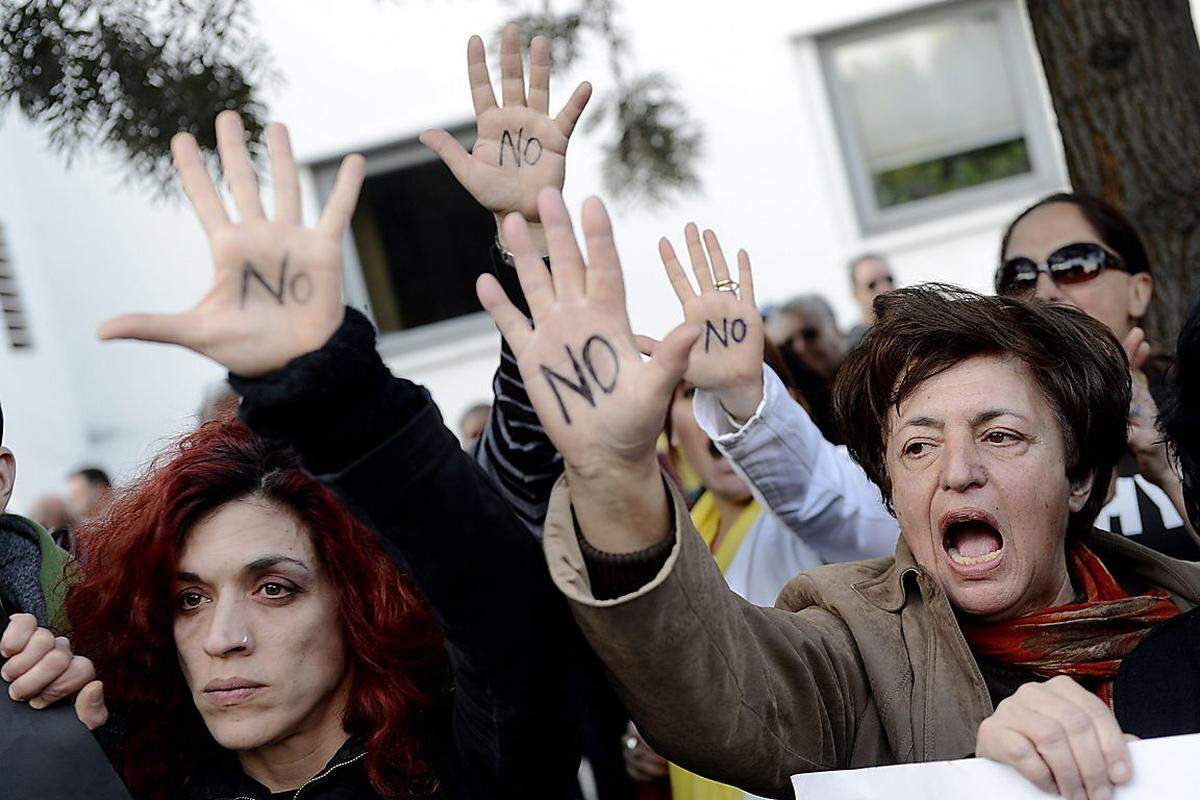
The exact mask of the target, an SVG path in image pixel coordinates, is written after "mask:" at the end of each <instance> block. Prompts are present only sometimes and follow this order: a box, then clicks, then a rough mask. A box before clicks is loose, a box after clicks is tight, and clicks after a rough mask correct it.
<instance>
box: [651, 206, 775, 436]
mask: <svg viewBox="0 0 1200 800" xmlns="http://www.w3.org/2000/svg"><path fill="white" fill-rule="evenodd" d="M683 235H684V240H685V241H686V243H687V249H688V256H689V257H690V259H691V262H692V271H693V273H694V274H695V276H696V283H697V285H698V286H699V287H700V293H699V294H697V293H696V291H695V290H694V289H693V288H692V284H691V282H690V281H689V280H688V277H687V275H686V274H685V273H684V271H683V267H682V266H680V264H679V259H678V258H677V257H676V256H675V249H674V248H673V247H671V243H670V242H669V241H668V240H667V239H666V238H665V237H664V238H663V239H661V240H660V241H659V243H658V252H659V255H660V256H661V257H662V262H663V268H664V269H665V270H666V272H667V278H668V279H669V280H670V281H671V286H672V287H673V288H674V289H675V296H676V297H678V298H679V304H680V305H681V306H682V307H683V315H684V320H685V321H687V322H690V323H694V324H696V325H698V326H700V327H701V330H702V331H703V332H702V333H701V335H700V337H699V339H698V340H697V341H696V344H695V345H693V346H692V353H691V358H690V360H689V363H688V369H687V373H686V374H685V375H684V378H685V379H686V380H687V381H689V382H690V383H692V384H694V385H695V386H696V387H697V388H699V389H710V390H712V391H714V392H716V393H717V396H718V398H719V399H720V401H721V405H722V406H724V407H725V410H726V411H728V412H729V413H730V414H732V415H733V416H734V417H736V418H738V419H742V420H744V419H747V418H749V417H750V416H751V415H752V414H753V413H754V410H755V409H756V408H758V404H759V403H760V402H761V401H762V391H763V389H762V362H763V322H762V317H761V316H760V315H759V313H758V309H757V308H756V307H755V305H754V277H753V275H752V274H751V272H750V257H749V256H748V255H746V251H745V250H739V251H738V279H737V282H736V283H735V282H734V281H733V280H731V279H730V277H729V266H728V265H727V264H726V262H725V254H724V253H723V252H722V251H721V244H720V242H718V241H717V235H716V234H715V233H713V232H712V231H705V232H704V243H703V244H701V241H700V232H699V230H698V229H697V228H696V225H695V224H694V223H688V225H687V227H685V228H684V229H683ZM706 250H707V251H708V252H707V255H706V254H705V251H706Z"/></svg>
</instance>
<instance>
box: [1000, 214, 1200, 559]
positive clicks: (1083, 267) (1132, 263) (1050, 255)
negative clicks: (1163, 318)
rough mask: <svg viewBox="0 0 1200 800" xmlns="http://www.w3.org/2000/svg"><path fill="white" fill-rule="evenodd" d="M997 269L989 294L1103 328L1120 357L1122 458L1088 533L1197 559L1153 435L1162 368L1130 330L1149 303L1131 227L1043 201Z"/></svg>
mask: <svg viewBox="0 0 1200 800" xmlns="http://www.w3.org/2000/svg"><path fill="white" fill-rule="evenodd" d="M1000 262H1001V263H1000V267H999V268H998V269H997V270H996V275H995V289H996V293H997V294H1002V295H1010V296H1035V297H1038V298H1039V299H1042V300H1045V301H1046V302H1048V303H1051V304H1054V305H1068V306H1074V307H1075V308H1078V309H1080V310H1082V311H1084V312H1085V313H1087V314H1088V315H1090V316H1092V317H1094V318H1096V319H1098V320H1100V321H1101V322H1103V323H1104V324H1105V325H1107V326H1108V328H1109V330H1111V331H1112V332H1113V334H1114V335H1115V336H1116V337H1117V339H1118V341H1121V342H1122V343H1124V345H1125V349H1126V352H1127V353H1128V354H1129V360H1130V366H1131V368H1132V371H1133V389H1134V397H1133V404H1132V406H1131V407H1130V429H1129V448H1128V452H1127V453H1126V454H1125V455H1124V456H1123V457H1122V458H1121V461H1120V463H1118V465H1117V476H1118V477H1117V480H1116V481H1115V483H1114V486H1113V497H1112V499H1111V501H1110V502H1109V503H1108V504H1107V505H1106V506H1105V507H1104V508H1103V509H1101V511H1100V515H1099V517H1098V518H1097V522H1096V524H1097V525H1098V526H1100V527H1102V528H1104V529H1106V530H1110V531H1113V532H1114V533H1120V534H1123V535H1125V536H1130V537H1134V538H1135V539H1136V540H1137V541H1138V542H1139V543H1140V544H1143V545H1145V546H1147V547H1151V548H1153V549H1155V550H1158V551H1159V552H1162V553H1166V554H1167V555H1171V556H1175V557H1176V558H1186V559H1189V560H1198V559H1200V538H1198V537H1197V535H1196V532H1195V529H1194V528H1193V527H1192V525H1191V523H1190V522H1189V521H1188V519H1187V513H1186V509H1185V504H1184V500H1183V487H1182V484H1181V483H1180V480H1179V476H1178V474H1177V473H1176V471H1175V469H1174V467H1173V465H1172V464H1171V460H1170V458H1169V456H1168V454H1167V448H1166V446H1165V445H1164V444H1163V443H1162V441H1161V439H1160V437H1159V435H1158V432H1157V431H1156V430H1155V423H1154V421H1155V415H1156V413H1157V408H1156V406H1157V404H1158V402H1159V400H1160V399H1161V398H1162V396H1163V385H1164V384H1163V380H1164V375H1165V373H1166V368H1167V366H1168V365H1169V363H1170V358H1169V357H1166V356H1158V357H1154V356H1151V348H1150V346H1149V345H1148V344H1146V343H1145V334H1144V333H1143V332H1142V329H1141V328H1140V327H1138V322H1139V320H1141V318H1142V316H1143V315H1144V314H1145V313H1146V308H1147V307H1148V306H1149V304H1150V298H1151V297H1152V296H1153V294H1154V277H1153V275H1152V274H1151V264H1150V260H1149V256H1148V255H1147V253H1146V247H1145V245H1144V244H1143V242H1142V239H1141V236H1140V235H1139V234H1138V231H1137V228H1136V226H1135V225H1134V224H1133V222H1132V221H1130V220H1129V219H1128V218H1127V217H1126V216H1125V215H1124V214H1122V213H1121V212H1120V211H1119V210H1117V209H1116V208H1114V207H1113V206H1112V205H1110V204H1109V203H1107V202H1105V201H1104V200H1101V199H1099V198H1096V197H1091V196H1088V195H1084V194H1074V193H1060V194H1053V195H1050V196H1048V197H1045V198H1043V199H1041V200H1039V201H1038V202H1036V203H1034V204H1033V205H1031V206H1030V207H1029V208H1027V209H1025V210H1024V211H1023V212H1021V213H1020V214H1018V215H1017V217H1016V219H1014V220H1013V221H1012V222H1011V223H1010V224H1009V226H1008V228H1007V230H1005V232H1004V236H1003V238H1002V240H1001V244H1000Z"/></svg>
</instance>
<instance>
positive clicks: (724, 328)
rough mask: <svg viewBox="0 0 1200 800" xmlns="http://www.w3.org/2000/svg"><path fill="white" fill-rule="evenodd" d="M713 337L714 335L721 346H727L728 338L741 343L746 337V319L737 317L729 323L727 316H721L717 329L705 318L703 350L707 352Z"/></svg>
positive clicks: (735, 342)
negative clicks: (719, 325)
mask: <svg viewBox="0 0 1200 800" xmlns="http://www.w3.org/2000/svg"><path fill="white" fill-rule="evenodd" d="M713 337H716V339H717V342H718V343H719V344H720V345H721V346H722V347H729V340H730V339H733V342H734V344H741V343H742V341H744V340H745V338H746V320H744V319H741V318H740V317H739V318H738V319H735V320H733V322H732V323H731V322H730V321H729V318H728V317H722V318H721V327H720V329H719V330H718V329H717V326H716V325H713V323H712V320H705V321H704V352H706V353H707V352H708V351H709V350H710V349H711V348H712V340H713Z"/></svg>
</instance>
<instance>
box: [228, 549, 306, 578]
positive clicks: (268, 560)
mask: <svg viewBox="0 0 1200 800" xmlns="http://www.w3.org/2000/svg"><path fill="white" fill-rule="evenodd" d="M279 564H295V565H296V566H297V567H300V568H301V569H303V570H305V571H308V564H305V563H304V562H303V561H300V560H299V559H295V558H291V557H289V556H285V555H279V554H273V555H269V556H263V557H262V558H256V559H254V560H253V561H251V562H250V563H249V564H247V565H246V566H244V567H242V572H243V573H244V574H250V573H254V572H262V571H263V570H264V569H270V568H271V567H274V566H277V565H279Z"/></svg>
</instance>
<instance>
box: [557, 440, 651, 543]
mask: <svg viewBox="0 0 1200 800" xmlns="http://www.w3.org/2000/svg"><path fill="white" fill-rule="evenodd" d="M565 472H566V481H567V486H568V487H569V488H570V491H571V505H572V507H573V508H574V509H575V517H576V520H577V521H578V524H579V528H580V530H581V531H582V532H583V536H584V538H585V539H587V541H588V543H589V544H590V545H591V546H593V547H595V548H596V549H597V550H600V551H602V552H606V553H634V552H638V551H640V550H644V549H646V548H647V547H650V546H652V545H655V544H657V543H659V542H661V541H662V540H663V539H665V538H667V537H668V536H670V535H671V533H672V531H671V524H670V521H671V513H670V499H669V497H668V495H667V490H666V488H665V486H664V485H663V479H662V472H661V471H660V469H659V466H658V460H657V459H656V458H655V457H654V455H653V453H651V454H650V455H649V457H648V458H646V459H641V460H638V461H636V462H623V463H618V462H617V461H612V462H607V463H604V464H592V465H589V466H587V467H586V468H580V467H578V466H572V465H570V464H568V465H567V466H566V469H565Z"/></svg>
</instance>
